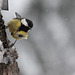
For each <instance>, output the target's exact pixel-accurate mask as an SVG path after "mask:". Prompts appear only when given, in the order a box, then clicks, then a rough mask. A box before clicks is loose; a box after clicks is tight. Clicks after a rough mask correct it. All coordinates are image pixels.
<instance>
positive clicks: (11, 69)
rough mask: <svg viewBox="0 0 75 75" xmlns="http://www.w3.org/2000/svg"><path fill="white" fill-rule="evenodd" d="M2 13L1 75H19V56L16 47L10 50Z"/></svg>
mask: <svg viewBox="0 0 75 75" xmlns="http://www.w3.org/2000/svg"><path fill="white" fill-rule="evenodd" d="M2 17H3V16H2V15H1V13H0V75H18V74H19V68H18V64H17V62H16V59H17V58H18V54H17V51H16V48H15V47H12V48H9V46H10V41H9V40H8V38H7V34H6V31H5V30H4V27H5V25H4V20H3V19H2Z"/></svg>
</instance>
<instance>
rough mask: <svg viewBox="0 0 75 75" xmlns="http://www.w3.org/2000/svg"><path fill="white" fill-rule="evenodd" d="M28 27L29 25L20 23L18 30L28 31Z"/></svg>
mask: <svg viewBox="0 0 75 75" xmlns="http://www.w3.org/2000/svg"><path fill="white" fill-rule="evenodd" d="M29 29H30V28H29V27H27V26H25V25H23V24H21V26H20V27H19V31H21V30H22V31H25V32H28V30H29Z"/></svg>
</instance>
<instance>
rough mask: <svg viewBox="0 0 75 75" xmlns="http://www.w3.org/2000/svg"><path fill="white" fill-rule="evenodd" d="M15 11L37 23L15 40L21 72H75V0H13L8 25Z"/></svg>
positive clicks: (6, 13)
mask: <svg viewBox="0 0 75 75" xmlns="http://www.w3.org/2000/svg"><path fill="white" fill-rule="evenodd" d="M15 12H18V13H19V14H20V15H21V16H22V17H25V18H28V19H30V20H32V21H33V23H34V27H33V29H32V30H31V31H30V32H29V36H28V39H27V40H19V41H18V42H17V43H16V44H15V47H16V49H17V52H18V54H19V58H18V60H17V61H18V65H19V68H20V75H75V0H9V11H2V14H3V16H4V20H5V24H6V25H7V23H8V22H9V21H10V19H12V18H14V17H15V15H14V13H15ZM6 31H7V36H8V38H9V39H10V40H11V42H14V41H15V40H14V38H12V36H11V35H10V32H9V30H8V29H7V30H6Z"/></svg>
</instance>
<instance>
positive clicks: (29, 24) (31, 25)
mask: <svg viewBox="0 0 75 75" xmlns="http://www.w3.org/2000/svg"><path fill="white" fill-rule="evenodd" d="M26 21H27V23H28V26H29V28H32V27H33V22H32V21H31V20H29V19H26Z"/></svg>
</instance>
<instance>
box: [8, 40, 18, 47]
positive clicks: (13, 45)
mask: <svg viewBox="0 0 75 75" xmlns="http://www.w3.org/2000/svg"><path fill="white" fill-rule="evenodd" d="M16 42H17V40H15V42H14V43H12V44H11V45H10V46H9V48H12V47H13V46H14V45H15V43H16Z"/></svg>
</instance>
